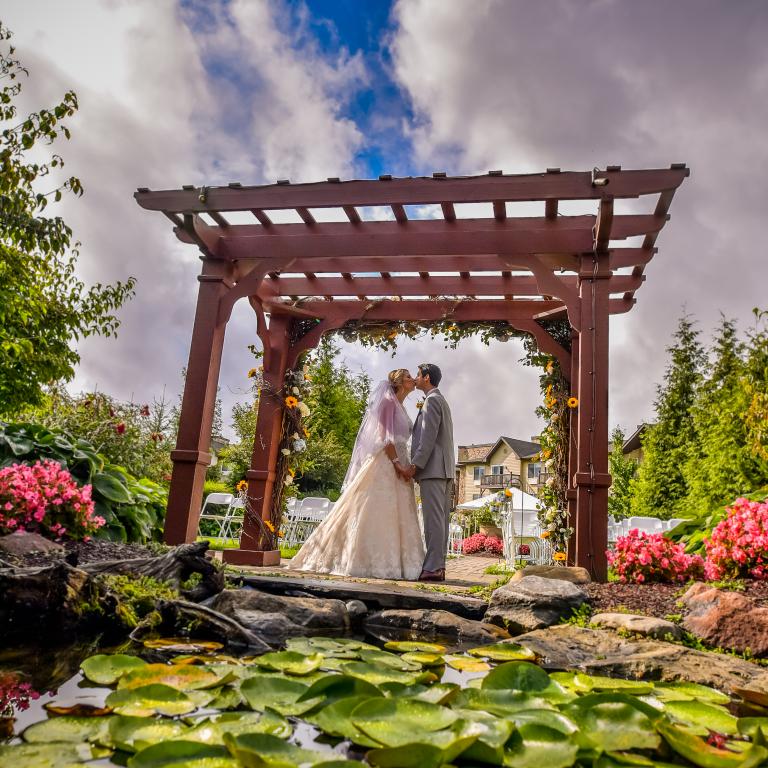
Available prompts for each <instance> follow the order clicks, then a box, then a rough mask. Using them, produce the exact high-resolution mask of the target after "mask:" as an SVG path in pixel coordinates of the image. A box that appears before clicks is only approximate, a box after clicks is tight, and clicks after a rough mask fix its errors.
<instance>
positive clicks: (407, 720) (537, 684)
mask: <svg viewBox="0 0 768 768" xmlns="http://www.w3.org/2000/svg"><path fill="white" fill-rule="evenodd" d="M545 662H546V660H542V659H538V658H536V657H535V655H534V654H533V653H532V652H531V651H529V650H528V649H526V648H524V647H522V646H520V645H518V644H516V643H514V642H513V641H504V642H500V643H494V644H491V645H485V646H481V647H467V646H464V647H457V646H454V647H448V646H446V645H441V644H436V643H430V642H421V641H390V642H383V641H377V640H374V639H372V638H357V637H353V638H350V637H347V638H344V637H311V638H305V637H297V638H291V639H289V640H288V641H287V643H286V648H285V650H282V651H271V652H267V653H264V654H261V655H259V656H251V657H234V656H229V655H226V654H225V653H224V652H223V649H222V648H221V647H220V646H219V645H218V644H216V643H194V644H189V641H183V640H160V641H147V643H146V644H145V645H143V646H141V645H137V644H135V643H131V644H125V645H123V646H119V647H110V648H103V647H98V645H97V644H95V643H87V644H80V645H70V646H67V647H55V646H51V645H47V646H44V645H41V646H39V647H36V648H30V647H25V648H23V649H20V648H17V649H8V650H5V651H3V652H2V653H0V729H2V728H3V727H4V729H5V731H4V735H3V734H2V733H0V768H6V767H7V768H28V767H29V768H31V767H32V766H34V768H74V766H80V765H89V766H94V767H95V766H128V767H129V768H164V767H165V766H169V767H171V766H174V767H175V768H181V767H182V766H184V767H185V768H241V767H242V766H245V767H246V768H250V767H251V766H265V767H271V768H290V767H291V766H304V765H308V766H309V765H311V766H321V767H322V766H324V768H334V766H336V765H347V766H355V765H358V766H359V765H378V766H383V767H384V768H387V767H391V768H408V767H409V766H413V767H414V768H417V767H418V768H432V766H434V768H439V766H443V765H447V764H455V765H459V766H464V765H465V766H480V765H510V766H516V767H517V768H526V767H527V766H532V767H533V766H535V768H541V766H546V768H560V767H562V768H566V766H571V765H579V766H596V767H597V768H612V766H630V765H634V766H665V765H668V766H671V765H677V766H680V765H697V766H703V767H704V768H720V767H721V766H722V767H723V768H727V767H728V766H743V767H744V768H749V766H757V765H763V764H765V763H766V762H768V749H767V748H766V747H765V744H766V737H768V717H766V716H764V714H768V710H765V709H763V707H764V706H766V705H768V700H767V701H762V702H759V701H758V702H752V703H750V704H748V705H747V704H745V703H743V702H739V701H738V700H734V699H732V698H731V697H730V696H728V695H726V694H724V693H721V692H719V691H716V690H714V689H712V688H708V687H705V686H702V685H697V684H693V683H653V682H647V681H626V680H620V679H616V678H606V677H597V676H588V675H584V674H579V673H575V672H566V671H547V670H545V669H544V668H543V666H541V664H542V663H545ZM745 713H747V715H748V716H743V715H744V714H745ZM2 716H4V719H2ZM12 718H15V719H12ZM3 738H4V739H5V741H4V742H3V741H2V739H3Z"/></svg>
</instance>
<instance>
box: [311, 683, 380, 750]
mask: <svg viewBox="0 0 768 768" xmlns="http://www.w3.org/2000/svg"><path fill="white" fill-rule="evenodd" d="M366 701H370V698H369V697H368V696H365V695H361V696H350V697H349V698H346V699H339V700H338V701H335V702H334V703H333V704H329V705H328V706H324V707H323V708H322V709H321V710H319V711H318V712H316V713H315V714H314V715H311V716H310V717H309V718H308V719H309V721H310V722H312V723H314V724H315V725H316V726H317V727H318V728H320V729H321V730H322V731H323V733H326V734H328V735H329V736H335V737H337V738H340V739H349V740H350V741H351V742H353V743H354V744H358V745H360V746H361V747H380V746H382V745H381V742H378V741H376V739H373V738H371V737H370V736H368V735H367V734H366V733H364V732H363V731H361V730H360V729H359V728H358V727H357V726H356V725H355V724H354V723H353V722H352V719H351V715H352V712H353V711H354V710H355V709H356V708H357V707H358V706H360V705H361V704H363V703H364V702H366Z"/></svg>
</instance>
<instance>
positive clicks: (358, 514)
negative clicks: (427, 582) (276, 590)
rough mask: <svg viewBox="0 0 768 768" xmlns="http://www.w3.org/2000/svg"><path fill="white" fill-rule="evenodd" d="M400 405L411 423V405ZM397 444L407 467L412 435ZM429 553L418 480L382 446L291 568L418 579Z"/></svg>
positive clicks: (306, 544) (316, 571)
mask: <svg viewBox="0 0 768 768" xmlns="http://www.w3.org/2000/svg"><path fill="white" fill-rule="evenodd" d="M398 405H399V404H398ZM399 407H400V408H401V409H402V415H405V418H406V419H407V421H408V424H409V425H410V423H411V422H410V419H409V418H408V416H407V414H406V413H405V409H404V408H402V405H399ZM400 418H402V416H400ZM393 445H394V446H395V450H396V451H397V455H398V458H399V459H400V461H401V463H402V464H403V465H404V466H407V465H408V464H409V463H410V462H409V458H408V445H407V436H406V435H402V434H400V435H396V436H395V438H394V440H393ZM424 554H425V552H424V539H423V536H422V532H421V526H420V525H419V520H418V511H417V509H416V497H415V495H414V490H413V484H412V483H406V482H404V481H403V480H401V479H400V478H399V477H398V476H397V473H396V472H395V468H394V466H393V464H392V462H391V461H390V459H389V458H388V457H387V455H386V453H385V452H384V449H383V448H381V449H380V450H378V451H377V452H376V453H375V454H374V455H372V456H370V457H368V459H367V460H366V462H365V463H364V464H363V465H362V467H361V469H360V470H359V471H358V472H357V474H356V475H355V476H354V478H353V480H352V481H351V483H350V484H349V485H348V486H347V487H346V488H345V489H344V491H343V493H342V494H341V496H340V497H339V500H338V501H337V502H336V504H335V506H334V508H333V510H332V511H331V513H330V514H329V515H328V517H326V519H325V520H323V522H322V523H321V524H320V525H319V526H318V527H317V528H316V529H315V530H314V532H313V533H312V535H311V536H310V537H309V538H308V539H307V541H306V542H305V544H304V546H303V547H302V548H301V550H300V551H299V552H298V554H297V555H296V556H295V557H294V558H293V559H292V560H291V564H290V567H291V569H295V570H300V571H311V572H313V573H331V574H335V575H338V576H361V577H370V578H376V579H407V580H415V579H417V578H418V577H419V574H420V573H421V567H422V564H423V563H424Z"/></svg>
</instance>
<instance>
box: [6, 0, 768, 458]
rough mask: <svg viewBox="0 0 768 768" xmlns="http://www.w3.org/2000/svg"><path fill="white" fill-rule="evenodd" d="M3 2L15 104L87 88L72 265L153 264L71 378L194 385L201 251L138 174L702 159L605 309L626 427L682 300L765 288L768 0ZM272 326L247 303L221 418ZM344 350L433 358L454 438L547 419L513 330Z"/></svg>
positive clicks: (647, 404) (194, 176)
mask: <svg viewBox="0 0 768 768" xmlns="http://www.w3.org/2000/svg"><path fill="white" fill-rule="evenodd" d="M0 19H2V21H3V22H4V23H5V24H6V25H7V26H8V27H9V28H10V29H11V30H12V31H13V32H14V43H15V45H16V46H17V53H18V56H19V57H20V58H21V60H22V61H23V63H24V65H25V66H26V67H27V69H28V70H29V73H30V75H29V78H28V79H27V80H26V81H25V83H24V91H23V94H22V97H21V102H20V106H21V108H22V109H27V110H32V109H39V108H41V107H44V106H50V105H52V104H54V103H56V102H57V100H58V99H60V97H61V96H62V94H63V93H64V92H65V91H66V90H68V89H74V90H75V91H76V92H77V94H78V97H79V103H80V109H79V112H78V114H77V116H76V117H75V118H74V119H72V120H71V121H70V127H71V129H72V133H73V136H72V139H71V141H69V142H66V143H62V144H61V145H58V146H57V147H56V149H57V151H58V152H59V153H60V154H62V155H63V156H64V158H65V160H66V162H67V166H66V171H67V172H68V173H72V174H75V175H77V176H79V177H80V179H81V180H82V182H83V185H84V187H85V190H86V191H85V195H84V196H83V197H82V198H80V199H76V200H74V199H65V200H64V201H63V202H62V203H61V204H59V210H58V211H57V213H60V215H63V216H64V217H65V219H66V220H67V222H68V223H69V224H70V225H71V226H72V228H73V229H74V233H75V237H76V238H77V239H78V240H80V241H81V243H82V248H81V256H80V260H79V270H80V276H81V277H82V278H83V279H84V280H86V281H87V282H88V283H95V282H102V283H107V282H114V281H115V280H124V279H125V278H127V277H128V276H129V275H132V276H134V277H135V278H136V279H137V287H136V295H135V297H134V298H133V299H132V301H130V302H129V303H128V304H126V305H125V306H124V308H123V309H122V310H121V311H120V319H121V322H122V324H121V327H120V330H119V334H118V337H117V339H98V338H97V339H89V340H87V341H86V342H84V343H83V344H81V346H80V347H79V349H80V352H81V356H82V360H81V364H80V365H79V367H78V370H77V375H76V378H75V379H74V381H73V382H72V383H71V385H70V389H71V390H72V391H83V390H91V389H93V388H98V389H99V390H101V391H104V392H107V393H109V394H111V395H113V396H115V397H118V398H121V399H133V400H134V401H136V402H151V401H152V400H153V398H159V397H160V396H161V395H162V394H163V392H165V396H166V397H167V398H169V399H170V400H175V399H176V398H177V397H178V394H179V392H180V389H181V386H182V379H181V370H182V368H183V367H184V365H185V364H186V360H187V355H188V352H189V341H190V336H191V330H192V321H193V317H194V309H195V300H196V291H197V280H196V276H197V274H198V273H199V269H200V262H199V260H198V253H197V250H196V249H195V248H194V247H192V246H185V245H183V244H181V243H180V242H178V241H177V240H176V239H175V237H174V236H173V233H172V231H171V226H170V223H169V222H168V221H167V220H166V219H165V218H164V217H163V216H162V215H159V214H153V213H150V212H147V211H144V210H142V209H141V208H139V207H138V205H137V204H136V203H135V201H134V199H133V192H134V191H135V189H136V188H137V187H149V188H151V189H172V188H178V187H180V186H181V185H182V184H193V185H195V186H201V185H207V186H214V185H219V184H227V183H229V182H232V181H239V182H241V183H243V184H264V183H273V182H275V181H276V180H277V179H284V178H288V179H291V181H293V182H310V181H318V180H324V179H325V178H327V177H329V176H336V177H340V178H342V179H351V178H376V177H378V175H379V174H381V173H390V174H392V175H395V176H405V175H430V174H431V173H432V172H433V171H437V170H439V171H446V172H447V173H448V174H449V175H459V174H475V173H485V172H487V171H488V170H491V169H502V170H503V171H504V172H505V173H528V172H541V171H543V170H544V169H545V168H547V167H559V168H562V169H563V170H590V169H592V168H593V167H595V166H597V167H600V168H605V167H606V165H621V166H622V167H623V168H666V167H669V165H670V164H671V163H678V162H683V163H686V164H687V165H688V166H689V167H690V169H691V176H690V178H689V179H687V180H686V181H685V182H684V184H683V186H682V188H681V189H680V190H679V192H678V194H677V195H676V197H675V199H674V201H673V203H672V207H671V211H670V212H671V216H672V218H671V220H670V221H669V222H668V224H667V225H666V226H665V228H664V229H663V230H662V233H661V235H660V237H659V239H658V241H657V246H659V253H658V255H657V256H656V257H655V258H654V260H653V261H652V262H651V264H650V265H649V266H648V268H647V270H646V275H647V280H646V282H645V284H644V285H643V287H642V288H641V289H640V290H639V291H638V293H637V294H636V296H637V300H638V301H637V305H636V306H635V307H634V309H633V310H632V311H631V312H629V313H627V314H624V315H618V316H614V317H612V318H611V348H610V355H611V360H610V412H609V421H610V423H611V425H620V426H622V427H623V428H624V430H625V431H626V432H632V431H633V430H634V428H635V427H636V426H637V425H638V424H640V423H642V422H643V421H646V420H649V419H652V418H653V402H654V399H655V396H656V387H657V385H658V384H659V382H660V381H661V380H662V377H663V374H664V369H665V366H666V364H667V361H668V358H667V354H666V352H665V348H666V347H667V346H668V345H669V344H670V342H671V337H672V334H673V332H674V330H675V327H676V325H677V321H678V319H679V318H680V316H681V315H682V314H684V313H688V314H689V315H691V316H692V317H693V318H694V319H695V320H696V321H697V324H698V325H697V327H698V328H699V329H700V331H701V334H702V340H703V341H705V342H708V340H709V339H710V337H711V334H712V332H713V330H714V328H715V326H716V324H717V323H718V321H719V318H720V316H721V314H723V315H725V316H726V317H729V318H734V319H735V320H736V321H737V322H738V324H739V327H740V329H741V331H742V332H746V331H747V330H748V328H749V327H750V325H751V323H752V313H751V310H752V308H753V307H757V306H760V307H763V308H766V306H768V302H766V298H765V297H766V295H767V294H768V291H767V290H766V289H768V270H766V257H765V250H764V244H763V238H762V237H761V228H762V225H763V222H764V219H765V211H766V204H767V203H768V174H767V173H766V168H767V167H768V162H767V161H768V142H767V141H766V140H765V130H766V128H765V127H766V125H768V48H767V47H766V45H765V40H766V39H768V3H766V2H764V0H676V1H675V2H672V3H671V2H669V0H643V2H637V0H567V1H566V0H542V1H541V2H530V1H529V0H451V2H446V0H307V1H305V2H298V1H289V0H66V1H64V0H4V2H3V6H2V10H1V11H0ZM574 212H576V211H574ZM578 212H581V211H578ZM256 341H257V338H256V335H255V318H254V316H253V313H252V311H251V310H250V308H249V307H248V306H247V303H244V302H240V303H239V304H238V305H236V307H235V311H234V313H233V317H232V320H231V321H230V323H229V326H228V328H227V337H226V342H225V349H224V357H223V361H222V371H221V378H220V394H221V399H222V403H223V411H224V417H225V421H227V420H228V414H229V412H230V409H231V406H232V404H233V403H234V402H236V401H238V400H242V399H245V398H246V396H247V392H248V381H247V378H246V372H247V370H248V369H249V368H250V367H251V366H252V363H253V360H252V357H251V356H250V354H249V353H248V351H247V346H248V344H251V343H254V342H256ZM341 348H342V355H343V358H344V360H345V361H346V363H347V365H348V366H349V368H350V369H351V370H352V371H353V372H361V371H364V372H366V373H367V374H368V375H370V376H371V377H372V379H373V380H374V381H377V380H380V379H382V378H383V377H384V376H385V375H386V373H387V371H389V370H390V369H392V368H395V367H409V368H411V369H412V370H413V369H415V366H416V365H417V364H418V363H421V362H425V361H429V362H435V363H437V364H438V365H440V367H441V368H442V370H443V373H444V382H443V384H441V387H440V388H441V390H442V391H443V392H444V394H445V395H446V397H447V398H448V400H449V402H450V403H452V405H453V408H452V410H453V414H454V424H455V437H456V441H457V443H459V444H468V443H482V442H494V441H495V440H496V439H497V438H498V437H499V435H500V434H503V435H507V436H510V437H515V438H520V439H530V438H531V436H532V435H535V434H537V433H538V432H539V431H540V430H541V428H542V427H543V423H542V422H541V421H539V420H538V419H537V417H536V416H535V414H534V410H535V408H536V406H537V404H538V403H539V392H538V381H537V373H536V372H535V371H534V370H532V369H530V368H526V367H524V366H522V365H520V364H519V360H520V357H521V356H522V353H523V350H522V345H521V344H520V343H519V342H516V341H510V342H506V343H501V342H497V343H495V344H493V345H491V346H489V347H486V346H484V345H483V344H482V343H480V342H479V341H478V340H467V341H464V342H462V344H461V345H460V346H459V348H458V349H457V350H455V351H454V350H448V349H444V348H443V346H442V344H441V343H440V342H435V341H429V340H419V341H416V342H403V343H401V344H400V346H399V349H398V351H397V354H396V356H395V357H394V358H392V357H391V356H390V355H389V354H387V353H382V352H372V351H371V350H369V349H363V348H362V347H360V346H359V345H350V344H345V343H342V344H341ZM414 403H415V397H412V398H411V401H410V405H409V407H410V408H411V411H412V413H414V412H415V408H414Z"/></svg>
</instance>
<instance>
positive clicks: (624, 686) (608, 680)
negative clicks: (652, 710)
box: [590, 675, 654, 696]
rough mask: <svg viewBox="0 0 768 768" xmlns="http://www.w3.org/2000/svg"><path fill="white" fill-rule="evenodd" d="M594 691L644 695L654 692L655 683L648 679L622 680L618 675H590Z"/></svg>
mask: <svg viewBox="0 0 768 768" xmlns="http://www.w3.org/2000/svg"><path fill="white" fill-rule="evenodd" d="M590 678H591V680H592V690H593V691H605V692H611V693H631V694H633V695H634V696H642V695H643V694H646V693H652V692H653V690H654V684H653V683H651V682H648V681H647V680H622V679H621V678H618V677H602V676H600V675H590Z"/></svg>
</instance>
